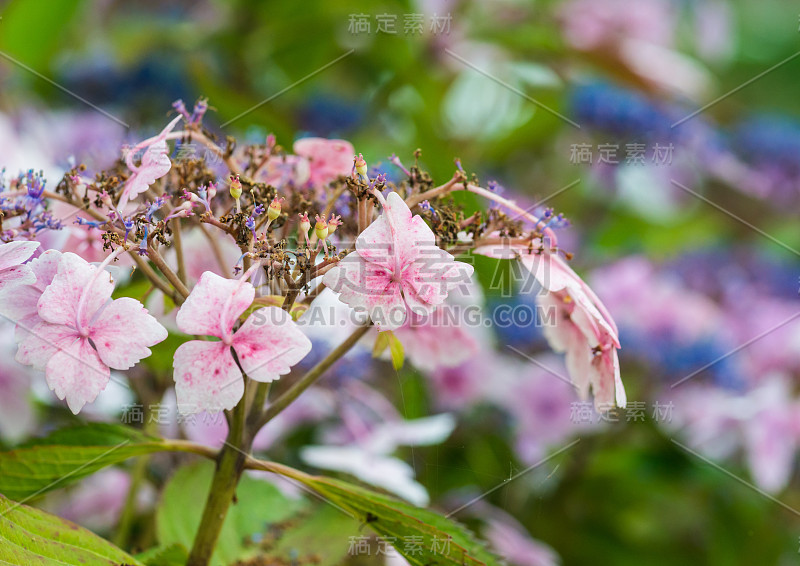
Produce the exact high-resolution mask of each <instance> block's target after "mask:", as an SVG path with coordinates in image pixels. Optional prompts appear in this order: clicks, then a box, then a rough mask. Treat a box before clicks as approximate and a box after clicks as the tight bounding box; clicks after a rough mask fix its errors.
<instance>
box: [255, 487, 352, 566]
mask: <svg viewBox="0 0 800 566" xmlns="http://www.w3.org/2000/svg"><path fill="white" fill-rule="evenodd" d="M360 528H361V525H359V523H358V522H357V521H354V520H353V519H352V518H351V517H349V516H348V515H346V514H345V513H343V512H342V511H340V510H338V509H336V508H335V507H333V506H332V505H326V504H324V503H321V504H320V505H319V506H318V507H317V509H315V510H314V512H313V513H312V514H311V515H310V516H301V517H298V518H297V523H296V524H295V525H290V526H289V528H287V529H286V530H285V531H284V532H283V533H282V534H281V536H280V538H279V539H278V540H277V541H276V543H275V545H274V547H273V548H271V549H270V550H269V551H267V552H266V553H265V555H264V558H269V559H272V560H273V561H274V563H275V564H314V565H315V566H336V565H337V564H341V563H342V561H343V559H344V558H346V557H347V554H348V551H349V550H350V541H351V539H352V538H353V537H357V536H360V535H362V533H361V529H360ZM264 563H265V564H267V563H269V562H267V561H266V560H265V561H264Z"/></svg>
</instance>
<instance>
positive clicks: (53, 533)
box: [0, 495, 142, 566]
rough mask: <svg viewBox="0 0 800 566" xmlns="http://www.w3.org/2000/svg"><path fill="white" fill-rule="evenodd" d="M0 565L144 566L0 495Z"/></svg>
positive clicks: (88, 534)
mask: <svg viewBox="0 0 800 566" xmlns="http://www.w3.org/2000/svg"><path fill="white" fill-rule="evenodd" d="M0 563H2V564H25V565H26V566H27V565H33V564H67V565H70V566H72V565H74V566H120V565H130V566H141V565H142V563H141V562H139V561H138V560H136V559H135V558H133V557H132V556H130V555H128V554H126V553H125V552H123V551H122V550H120V549H119V548H117V547H116V546H114V545H113V544H111V543H110V542H108V541H106V540H104V539H102V538H100V537H99V536H97V535H95V534H94V533H92V532H90V531H87V530H86V529H83V528H81V527H79V526H78V525H76V524H74V523H70V522H69V521H66V520H64V519H61V518H59V517H56V516H54V515H49V514H48V513H45V512H44V511H40V510H38V509H34V508H32V507H27V506H25V505H20V504H18V503H14V502H13V501H11V500H9V499H6V498H5V497H3V496H2V495H0Z"/></svg>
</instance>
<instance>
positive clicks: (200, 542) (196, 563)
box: [186, 399, 250, 566]
mask: <svg viewBox="0 0 800 566" xmlns="http://www.w3.org/2000/svg"><path fill="white" fill-rule="evenodd" d="M246 410H247V406H246V403H245V400H244V399H242V401H241V402H240V403H239V404H238V405H237V406H236V408H235V409H234V410H233V417H232V419H231V428H230V431H229V432H228V441H227V442H226V443H225V446H224V447H223V448H222V450H221V451H220V453H219V457H218V459H217V470H216V472H215V473H214V479H213V480H212V482H211V491H210V493H209V494H208V500H207V501H206V507H205V510H204V511H203V518H202V519H201V520H200V528H199V529H198V531H197V536H196V537H195V539H194V546H193V547H192V552H191V554H190V555H189V560H188V561H187V562H186V566H207V565H208V564H209V562H210V561H211V556H212V555H213V554H214V548H215V547H216V545H217V540H218V539H219V534H220V532H221V531H222V525H223V524H224V523H225V518H226V517H227V516H228V510H229V509H230V506H231V503H233V500H234V499H235V497H236V487H237V486H238V485H239V479H240V478H241V476H242V472H243V471H244V465H245V462H246V461H247V452H248V451H249V449H250V447H249V445H248V444H249V442H247V443H246V442H245V439H244V425H245V416H246V414H245V413H246Z"/></svg>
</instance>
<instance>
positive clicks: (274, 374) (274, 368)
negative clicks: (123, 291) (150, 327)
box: [174, 272, 311, 413]
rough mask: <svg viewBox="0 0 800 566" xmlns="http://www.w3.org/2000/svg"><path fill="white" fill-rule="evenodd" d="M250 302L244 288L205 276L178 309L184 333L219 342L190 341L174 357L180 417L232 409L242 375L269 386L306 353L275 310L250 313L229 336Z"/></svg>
mask: <svg viewBox="0 0 800 566" xmlns="http://www.w3.org/2000/svg"><path fill="white" fill-rule="evenodd" d="M254 298H255V288H254V287H253V286H252V285H251V284H250V283H249V282H247V281H244V280H233V279H225V278H223V277H220V276H219V275H216V274H214V273H211V272H206V273H204V274H203V275H202V276H201V277H200V282H199V283H198V284H197V285H196V286H195V288H194V289H193V290H192V293H191V295H189V298H188V299H186V302H185V303H184V304H183V306H181V309H180V311H178V315H177V318H176V322H177V324H178V327H179V328H180V329H181V330H182V331H183V332H186V333H187V334H195V335H207V336H215V337H217V338H219V339H220V341H218V342H207V341H204V340H190V341H189V342H186V343H185V344H182V345H181V346H180V347H179V348H178V349H177V350H176V351H175V360H174V367H175V374H174V377H175V388H176V391H177V395H178V408H179V410H180V411H181V412H182V413H196V412H202V411H211V412H218V411H221V410H223V409H232V408H233V407H234V406H236V403H238V402H239V400H240V399H241V398H242V395H243V394H244V379H243V377H242V370H244V372H245V373H246V374H247V375H248V377H250V379H253V380H255V381H261V382H271V381H274V380H276V379H278V378H279V377H280V376H281V375H285V374H287V373H289V372H290V371H291V368H292V366H293V365H295V364H296V363H297V362H299V361H300V360H302V359H303V358H304V357H305V356H306V355H307V354H308V353H309V352H310V351H311V341H310V340H309V339H308V338H306V336H305V335H304V334H303V333H302V332H300V330H299V329H298V327H297V325H296V324H295V323H294V321H293V320H292V319H291V316H289V314H288V313H287V312H286V311H284V310H283V309H279V308H277V307H266V308H262V309H259V310H257V311H255V312H254V313H252V314H251V315H250V316H249V317H248V318H247V320H246V321H245V322H244V324H242V326H241V327H240V328H239V329H238V330H237V331H236V332H234V331H233V327H234V325H235V324H236V322H237V321H238V319H239V317H240V316H241V315H242V314H243V313H244V312H245V311H246V310H247V309H248V307H250V305H251V304H252V303H253V299H254ZM231 348H233V349H234V350H235V351H236V355H237V358H238V361H239V365H240V366H241V368H242V370H240V369H239V365H237V363H236V361H235V360H234V358H233V354H232V353H231Z"/></svg>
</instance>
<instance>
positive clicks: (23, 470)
mask: <svg viewBox="0 0 800 566" xmlns="http://www.w3.org/2000/svg"><path fill="white" fill-rule="evenodd" d="M167 449H169V448H168V446H167V445H166V444H165V443H164V441H163V440H161V439H159V438H156V437H152V436H148V435H146V434H144V433H142V432H140V431H138V430H135V429H132V428H128V427H124V426H121V425H107V424H100V423H93V424H90V425H86V426H78V427H72V428H67V429H62V430H59V431H56V432H54V433H53V434H51V435H50V436H48V437H45V438H39V439H34V440H32V441H30V442H28V443H27V444H25V445H23V446H20V447H18V448H16V449H14V450H11V451H10V452H3V453H0V494H3V495H5V496H6V497H9V498H11V499H15V500H18V501H19V500H23V499H27V498H30V497H33V496H36V495H41V494H43V493H46V492H48V491H51V490H53V489H58V488H61V487H64V486H65V485H68V484H70V483H73V482H75V481H77V480H79V479H81V478H84V477H86V476H89V475H91V474H93V473H95V472H97V471H98V470H101V469H103V468H105V467H107V466H111V465H114V464H118V463H120V462H124V461H125V460H127V459H129V458H132V457H134V456H142V455H144V454H150V453H153V452H159V451H162V450H167Z"/></svg>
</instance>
